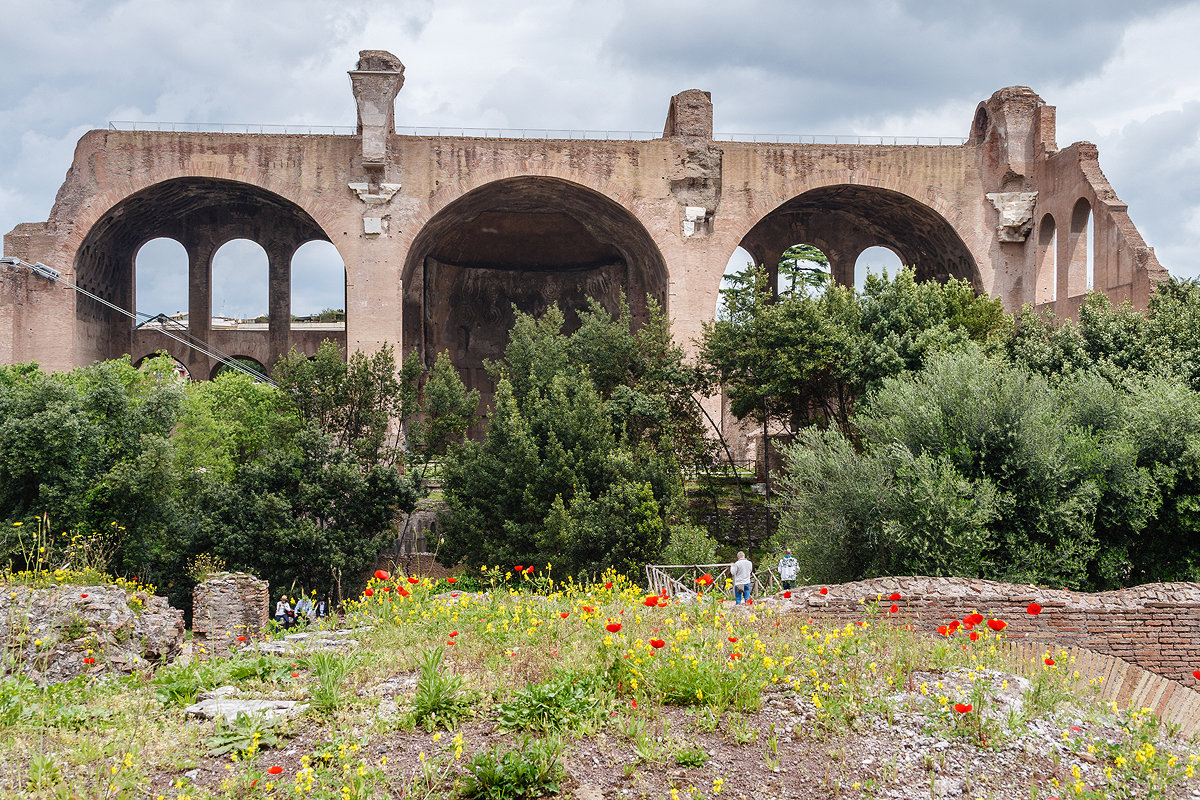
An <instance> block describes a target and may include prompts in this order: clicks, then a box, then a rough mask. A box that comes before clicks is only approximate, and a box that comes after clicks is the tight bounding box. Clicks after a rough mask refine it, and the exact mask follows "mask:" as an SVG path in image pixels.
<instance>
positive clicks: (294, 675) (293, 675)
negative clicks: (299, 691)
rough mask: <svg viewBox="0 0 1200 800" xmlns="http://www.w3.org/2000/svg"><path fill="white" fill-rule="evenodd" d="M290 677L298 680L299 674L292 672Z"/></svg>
mask: <svg viewBox="0 0 1200 800" xmlns="http://www.w3.org/2000/svg"><path fill="white" fill-rule="evenodd" d="M292 677H293V678H299V677H300V673H299V672H293V673H292Z"/></svg>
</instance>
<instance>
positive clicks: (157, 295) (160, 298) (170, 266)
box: [133, 237, 188, 320]
mask: <svg viewBox="0 0 1200 800" xmlns="http://www.w3.org/2000/svg"><path fill="white" fill-rule="evenodd" d="M133 285H134V292H133V294H134V298H135V308H136V309H137V311H138V312H139V313H141V314H148V315H150V316H156V315H158V314H163V315H165V316H168V317H174V318H176V319H179V320H183V319H184V316H185V315H186V314H187V310H188V254H187V250H185V249H184V247H183V245H181V244H180V243H179V242H177V241H175V240H174V239H170V238H167V237H159V238H157V239H151V240H150V241H148V242H146V243H145V244H143V245H142V246H141V247H139V248H138V251H137V255H136V256H134V259H133Z"/></svg>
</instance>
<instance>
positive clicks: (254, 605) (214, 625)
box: [192, 572, 271, 640]
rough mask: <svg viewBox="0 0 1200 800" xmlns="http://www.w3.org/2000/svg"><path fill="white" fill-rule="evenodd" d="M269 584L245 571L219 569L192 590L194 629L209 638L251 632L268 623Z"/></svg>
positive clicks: (196, 634)
mask: <svg viewBox="0 0 1200 800" xmlns="http://www.w3.org/2000/svg"><path fill="white" fill-rule="evenodd" d="M269 589H270V587H269V586H268V584H267V582H266V581H264V580H262V579H261V578H256V577H254V576H253V575H247V574H246V573H244V572H218V573H216V574H214V575H210V576H209V577H208V578H207V579H206V580H205V581H203V582H202V583H198V584H196V588H195V589H193V590H192V633H193V634H194V635H195V636H196V637H197V638H202V639H209V640H222V639H234V638H236V637H238V636H251V635H253V634H256V633H258V632H260V631H262V630H264V629H266V627H267V621H268V620H269V616H268V613H269V608H268V606H269V603H270V601H271V596H270V591H269Z"/></svg>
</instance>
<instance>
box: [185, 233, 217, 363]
mask: <svg viewBox="0 0 1200 800" xmlns="http://www.w3.org/2000/svg"><path fill="white" fill-rule="evenodd" d="M184 248H185V249H186V250H187V254H188V332H189V333H191V335H192V336H194V337H196V338H197V339H200V340H201V341H205V342H207V341H208V340H209V339H210V338H211V337H212V260H213V255H214V254H215V253H216V247H215V246H214V244H213V240H212V239H211V238H210V237H207V236H206V237H204V238H203V239H202V240H200V241H195V240H193V241H189V242H186V243H184ZM186 364H187V368H188V372H189V373H191V376H192V378H193V379H194V380H207V379H208V377H209V371H210V370H211V369H212V361H211V359H210V358H209V357H208V356H207V355H205V354H203V353H201V352H200V351H198V350H195V349H193V348H189V349H188V352H187V355H186Z"/></svg>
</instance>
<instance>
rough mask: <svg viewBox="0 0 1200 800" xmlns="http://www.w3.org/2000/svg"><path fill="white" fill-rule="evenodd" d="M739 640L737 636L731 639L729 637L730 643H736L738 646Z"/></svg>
mask: <svg viewBox="0 0 1200 800" xmlns="http://www.w3.org/2000/svg"><path fill="white" fill-rule="evenodd" d="M737 640H738V638H737V637H736V636H730V637H729V641H731V642H732V643H734V644H737Z"/></svg>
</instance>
